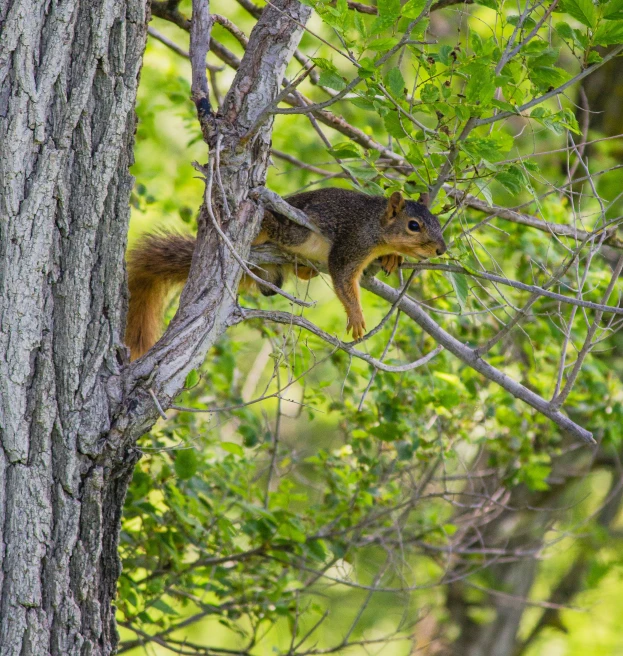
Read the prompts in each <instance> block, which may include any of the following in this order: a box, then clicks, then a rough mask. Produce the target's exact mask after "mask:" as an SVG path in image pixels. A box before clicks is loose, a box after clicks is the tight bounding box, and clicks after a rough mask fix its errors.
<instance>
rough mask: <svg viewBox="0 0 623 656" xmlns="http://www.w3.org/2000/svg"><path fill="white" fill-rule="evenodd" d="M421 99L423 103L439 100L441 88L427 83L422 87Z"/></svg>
mask: <svg viewBox="0 0 623 656" xmlns="http://www.w3.org/2000/svg"><path fill="white" fill-rule="evenodd" d="M420 100H421V101H422V102H423V103H434V102H437V101H438V100H439V89H438V88H437V87H436V86H435V85H434V84H425V85H424V86H423V87H422V88H421V89H420Z"/></svg>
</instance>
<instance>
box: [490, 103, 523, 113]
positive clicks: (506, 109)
mask: <svg viewBox="0 0 623 656" xmlns="http://www.w3.org/2000/svg"><path fill="white" fill-rule="evenodd" d="M491 104H492V105H493V107H497V108H498V109H501V110H502V111H503V112H513V114H517V107H515V105H511V104H510V103H508V102H505V101H504V100H492V101H491Z"/></svg>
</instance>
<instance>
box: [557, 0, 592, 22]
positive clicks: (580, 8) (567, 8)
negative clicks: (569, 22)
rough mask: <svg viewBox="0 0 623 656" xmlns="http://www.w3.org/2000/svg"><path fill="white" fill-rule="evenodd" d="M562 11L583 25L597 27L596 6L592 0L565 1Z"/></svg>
mask: <svg viewBox="0 0 623 656" xmlns="http://www.w3.org/2000/svg"><path fill="white" fill-rule="evenodd" d="M561 9H562V11H564V12H565V13H567V14H569V16H573V18H575V19H576V20H577V21H580V23H582V25H586V26H587V27H595V21H596V12H595V5H593V3H592V2H591V0H564V2H563V4H562V7H561Z"/></svg>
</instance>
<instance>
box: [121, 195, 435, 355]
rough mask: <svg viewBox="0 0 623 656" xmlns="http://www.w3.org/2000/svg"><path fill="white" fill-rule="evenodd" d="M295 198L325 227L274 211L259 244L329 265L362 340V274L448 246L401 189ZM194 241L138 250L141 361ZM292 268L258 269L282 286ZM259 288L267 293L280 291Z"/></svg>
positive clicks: (136, 320) (159, 236) (133, 263)
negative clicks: (385, 193) (378, 265)
mask: <svg viewBox="0 0 623 656" xmlns="http://www.w3.org/2000/svg"><path fill="white" fill-rule="evenodd" d="M287 201H288V203H289V204H290V205H292V206H293V207H295V208H297V209H299V210H302V211H303V212H305V214H306V215H307V217H308V218H309V220H310V221H311V222H312V223H313V224H314V225H315V226H316V227H317V228H318V229H319V231H320V234H318V233H315V232H312V231H311V230H309V229H308V228H305V227H304V226H301V225H299V224H297V223H294V222H293V221H291V220H290V219H288V218H286V217H285V216H283V215H281V214H279V213H277V212H275V211H273V210H266V211H265V213H264V217H263V220H262V226H261V229H260V233H259V234H258V236H257V237H256V238H255V240H254V241H253V245H260V244H265V243H273V244H276V245H277V246H279V247H280V248H281V249H282V250H284V251H286V252H287V253H291V254H293V255H297V256H300V257H302V258H305V259H307V260H311V261H313V262H318V263H321V264H324V265H327V266H328V269H329V274H330V276H331V279H332V281H333V288H334V290H335V293H336V295H337V297H338V298H339V300H340V301H341V303H342V305H343V306H344V309H345V310H346V316H347V325H346V330H347V332H348V331H352V336H353V339H355V340H358V339H361V338H362V337H363V336H364V334H365V329H366V324H365V320H364V316H363V311H362V308H361V301H360V298H359V279H360V278H361V275H362V273H363V271H364V269H365V268H366V267H367V266H368V265H369V264H370V263H371V262H372V261H373V260H375V259H377V258H380V261H381V267H382V268H383V270H384V271H385V272H386V273H387V274H390V273H392V272H393V271H394V270H395V269H396V268H397V267H398V266H400V264H401V263H402V261H403V258H402V255H410V256H414V257H418V258H421V259H426V258H428V257H434V256H436V255H442V254H443V253H445V251H446V243H445V241H444V239H443V235H442V232H441V226H440V224H439V220H438V219H437V217H436V216H435V215H434V214H431V212H429V210H428V208H427V207H426V206H425V205H424V204H422V203H419V202H415V201H412V200H405V199H404V198H403V196H402V194H401V193H400V192H397V191H396V192H394V193H393V194H392V195H391V196H390V198H389V199H386V198H384V197H382V196H369V195H367V194H364V193H361V192H356V191H349V190H346V189H340V188H335V187H334V188H326V189H318V190H316V191H308V192H304V193H301V194H296V195H294V196H290V197H289V198H287ZM194 248H195V238H194V237H190V236H184V235H179V234H168V233H154V234H150V235H147V236H146V237H144V238H143V239H142V240H141V241H140V242H139V243H138V245H137V246H136V247H135V248H134V249H132V250H131V251H130V253H129V257H128V284H129V291H130V305H129V310H128V322H127V328H126V344H127V345H128V346H129V347H130V354H131V358H132V359H133V360H134V359H136V358H138V357H139V356H141V355H143V354H144V353H145V352H146V351H148V350H149V349H150V348H151V346H152V345H153V344H154V343H155V342H156V341H157V339H158V336H159V332H160V324H161V322H162V314H163V306H164V301H165V298H166V295H167V292H168V290H169V288H170V287H171V286H173V285H176V284H183V283H184V282H185V281H186V278H187V277H188V273H189V271H190V264H191V260H192V255H193V251H194ZM284 273H285V268H284V267H283V266H281V265H277V266H275V265H271V266H266V267H262V269H261V270H259V269H258V270H256V274H257V275H259V276H260V277H261V278H262V279H263V280H266V281H269V282H271V283H273V284H274V285H275V286H277V287H281V286H282V285H283V282H284ZM294 273H295V274H296V275H297V276H298V277H299V278H301V279H304V280H309V279H310V278H312V277H314V276H315V275H318V274H317V271H316V270H315V269H314V268H312V267H311V266H301V265H300V264H299V265H295V267H294ZM244 284H245V283H244V281H243V283H241V287H244ZM259 287H260V291H261V292H262V294H264V295H265V296H270V295H272V294H275V293H277V292H275V291H274V290H272V289H270V288H268V287H262V286H261V285H259Z"/></svg>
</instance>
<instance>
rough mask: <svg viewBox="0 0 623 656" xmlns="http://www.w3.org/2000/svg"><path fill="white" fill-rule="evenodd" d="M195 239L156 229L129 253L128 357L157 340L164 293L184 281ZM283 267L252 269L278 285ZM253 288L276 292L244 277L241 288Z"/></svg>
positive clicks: (134, 358)
mask: <svg viewBox="0 0 623 656" xmlns="http://www.w3.org/2000/svg"><path fill="white" fill-rule="evenodd" d="M263 241H264V235H263V234H260V235H259V236H258V237H257V239H256V240H255V241H254V244H257V243H262V242H263ZM195 242H196V239H195V237H191V236H189V235H180V234H176V233H167V232H156V233H152V234H149V235H145V236H144V237H142V238H141V240H140V241H139V242H138V244H137V245H136V246H135V247H134V248H132V249H131V250H130V252H129V253H128V288H129V291H130V306H129V308H128V322H127V326H126V330H125V343H126V344H127V346H129V348H130V359H131V360H136V358H140V357H141V355H143V354H145V353H147V351H149V349H150V348H151V347H152V346H153V345H154V344H155V343H156V342H157V341H158V338H159V337H160V332H161V330H162V317H163V314H164V305H165V302H166V300H167V296H168V295H169V292H170V291H171V289H172V288H173V287H174V286H178V285H183V284H184V283H185V282H186V279H187V278H188V273H189V272H190V264H191V262H192V259H193V251H194V250H195ZM286 269H287V267H283V266H281V265H271V264H269V265H264V266H262V267H261V268H257V269H255V272H256V275H258V276H259V277H260V278H263V279H264V280H267V281H269V282H271V283H272V284H273V285H276V286H277V287H281V285H282V284H283V280H284V275H285V271H286ZM254 288H259V290H260V291H261V292H262V294H264V296H272V295H273V294H276V293H277V292H275V291H273V290H272V289H269V288H268V287H263V286H262V285H261V284H256V282H255V281H253V280H252V279H251V278H248V277H247V276H246V275H245V276H243V277H242V280H241V284H240V290H241V291H246V290H252V289H254Z"/></svg>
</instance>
